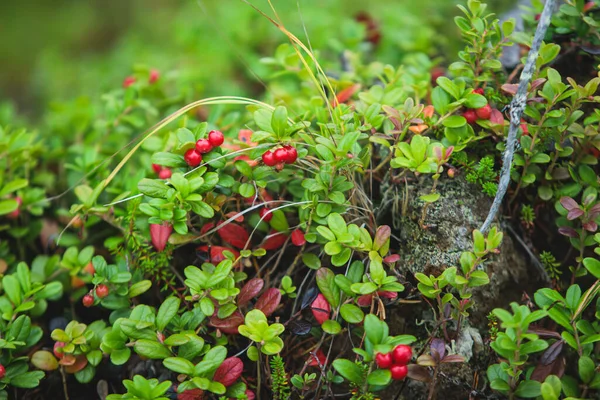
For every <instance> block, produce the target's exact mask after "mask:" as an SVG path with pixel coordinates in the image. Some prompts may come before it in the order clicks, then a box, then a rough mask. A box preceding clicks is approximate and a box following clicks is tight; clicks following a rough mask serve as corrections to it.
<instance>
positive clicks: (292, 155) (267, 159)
mask: <svg viewBox="0 0 600 400" xmlns="http://www.w3.org/2000/svg"><path fill="white" fill-rule="evenodd" d="M297 159H298V151H297V150H296V148H295V147H292V146H290V145H286V146H283V147H280V148H278V149H276V150H275V151H271V150H267V151H265V152H264V153H263V155H262V160H263V162H264V163H265V165H266V166H268V167H275V166H278V167H283V164H293V163H294V162H296V160H297Z"/></svg>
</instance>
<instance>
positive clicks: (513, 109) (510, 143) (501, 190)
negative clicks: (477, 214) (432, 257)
mask: <svg viewBox="0 0 600 400" xmlns="http://www.w3.org/2000/svg"><path fill="white" fill-rule="evenodd" d="M555 8H556V0H546V4H545V5H544V11H543V12H542V15H541V17H540V21H539V24H538V26H537V29H536V30H535V36H534V37H533V42H532V44H531V49H530V50H529V55H528V56H527V61H526V62H525V67H524V68H523V72H522V73H521V78H520V82H519V88H518V89H517V93H516V94H515V97H514V98H513V99H512V101H511V103H510V128H509V130H508V138H507V139H506V150H504V156H503V165H502V171H501V174H500V182H499V184H498V191H497V192H496V197H495V198H494V202H493V203H492V207H491V208H490V211H489V213H488V216H487V218H486V219H485V222H484V223H483V225H482V226H481V229H480V231H481V232H482V233H485V232H486V231H487V230H488V229H489V228H490V225H491V224H492V222H493V221H494V219H495V218H496V214H498V210H499V209H500V205H501V204H502V200H503V199H504V195H505V194H506V190H507V189H508V185H509V184H510V169H511V166H512V161H513V156H514V154H515V147H516V143H517V131H518V129H519V126H520V125H521V116H522V115H523V111H524V110H525V107H526V105H527V87H528V85H529V81H530V80H531V77H532V76H533V73H534V71H535V65H536V60H537V58H538V54H539V52H540V46H541V45H542V41H543V40H544V36H546V31H547V30H548V26H550V18H551V17H552V13H553V12H554V9H555Z"/></svg>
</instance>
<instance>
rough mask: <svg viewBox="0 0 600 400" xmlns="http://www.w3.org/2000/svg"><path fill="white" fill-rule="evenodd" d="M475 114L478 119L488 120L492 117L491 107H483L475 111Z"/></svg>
mask: <svg viewBox="0 0 600 400" xmlns="http://www.w3.org/2000/svg"><path fill="white" fill-rule="evenodd" d="M475 114H477V117H479V118H480V119H490V117H491V116H492V107H490V105H489V104H486V105H485V106H483V107H481V108H478V109H477V110H475Z"/></svg>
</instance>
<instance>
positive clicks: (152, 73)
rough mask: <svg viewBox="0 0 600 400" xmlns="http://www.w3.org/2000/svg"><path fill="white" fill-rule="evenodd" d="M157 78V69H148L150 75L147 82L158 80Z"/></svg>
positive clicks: (151, 82)
mask: <svg viewBox="0 0 600 400" xmlns="http://www.w3.org/2000/svg"><path fill="white" fill-rule="evenodd" d="M158 78H160V73H159V72H158V70H156V69H152V70H150V77H149V78H148V83H150V84H153V83H155V82H156V81H157V80H158Z"/></svg>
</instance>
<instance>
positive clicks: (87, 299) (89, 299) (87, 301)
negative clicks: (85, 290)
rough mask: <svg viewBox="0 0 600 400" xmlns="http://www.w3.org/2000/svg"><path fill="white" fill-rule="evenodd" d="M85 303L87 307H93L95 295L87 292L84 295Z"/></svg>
mask: <svg viewBox="0 0 600 400" xmlns="http://www.w3.org/2000/svg"><path fill="white" fill-rule="evenodd" d="M83 305H84V306H85V307H91V306H93V305H94V296H92V295H91V294H86V295H85V296H83Z"/></svg>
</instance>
